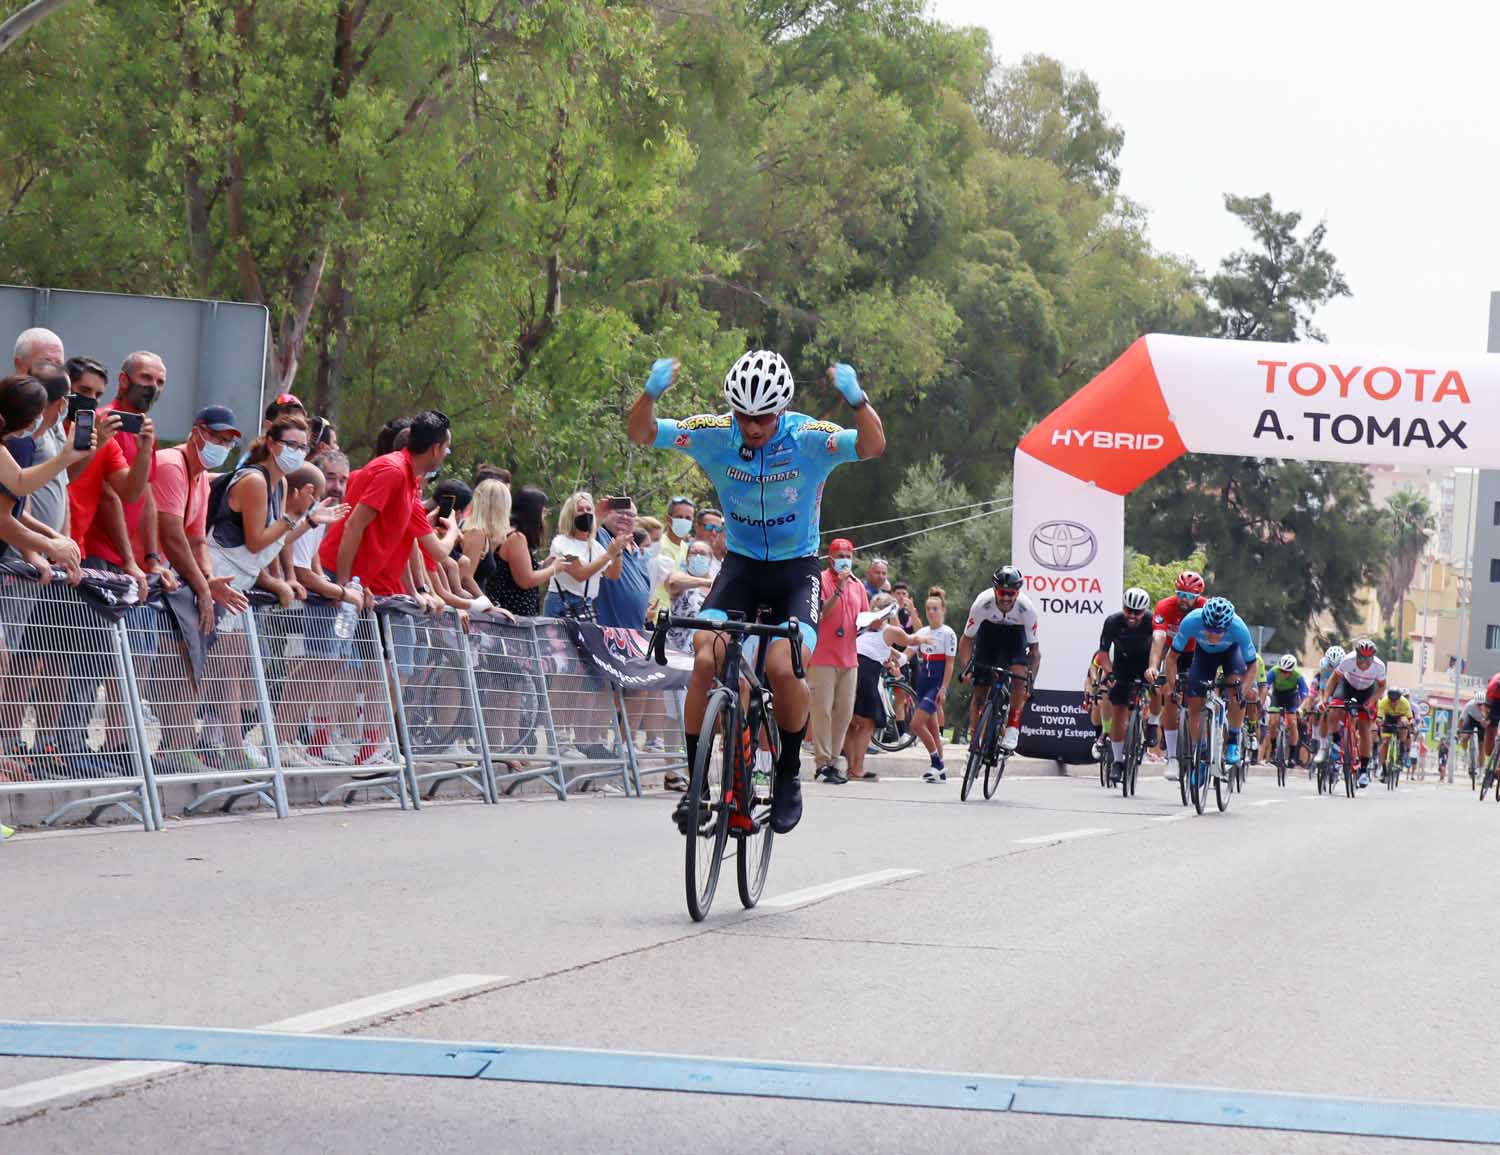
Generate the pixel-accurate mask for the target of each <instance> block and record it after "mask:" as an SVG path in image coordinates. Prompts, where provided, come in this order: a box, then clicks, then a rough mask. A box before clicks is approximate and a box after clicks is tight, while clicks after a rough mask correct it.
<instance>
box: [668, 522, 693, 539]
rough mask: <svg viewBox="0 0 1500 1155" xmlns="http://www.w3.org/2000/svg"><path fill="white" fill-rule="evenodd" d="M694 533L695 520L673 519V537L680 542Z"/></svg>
mask: <svg viewBox="0 0 1500 1155" xmlns="http://www.w3.org/2000/svg"><path fill="white" fill-rule="evenodd" d="M692 532H693V519H692V518H690V517H674V518H673V519H672V536H673V537H675V538H678V539H679V540H680V539H682V538H685V537H687V535H688V534H690V533H692Z"/></svg>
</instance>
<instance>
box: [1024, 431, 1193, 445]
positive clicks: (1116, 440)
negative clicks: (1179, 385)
mask: <svg viewBox="0 0 1500 1155" xmlns="http://www.w3.org/2000/svg"><path fill="white" fill-rule="evenodd" d="M1166 443H1167V442H1166V438H1164V437H1163V436H1162V435H1161V434H1160V433H1121V432H1117V431H1114V430H1110V429H1054V430H1053V431H1052V444H1053V445H1077V446H1079V447H1080V448H1084V449H1087V448H1094V449H1140V450H1154V449H1160V448H1161V447H1162V446H1163V445H1165V444H1166Z"/></svg>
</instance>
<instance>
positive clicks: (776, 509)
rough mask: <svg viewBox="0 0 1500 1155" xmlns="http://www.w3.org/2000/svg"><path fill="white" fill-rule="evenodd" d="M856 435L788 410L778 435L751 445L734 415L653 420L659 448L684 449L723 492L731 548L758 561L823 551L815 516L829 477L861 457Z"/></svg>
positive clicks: (789, 557)
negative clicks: (760, 444)
mask: <svg viewBox="0 0 1500 1155" xmlns="http://www.w3.org/2000/svg"><path fill="white" fill-rule="evenodd" d="M858 437H859V433H858V431H857V430H854V429H845V428H844V427H843V426H841V425H835V424H833V423H832V422H831V421H818V420H815V419H813V418H811V417H809V416H808V415H807V414H806V413H783V414H782V415H781V420H780V422H779V423H778V424H777V426H776V434H775V436H774V437H772V438H771V439H770V440H769V441H767V442H766V443H765V445H763V446H761V447H760V448H759V449H750V448H748V447H747V446H746V445H745V443H744V441H743V439H742V438H741V437H740V429H739V426H738V425H737V424H736V423H735V420H734V416H733V414H730V413H724V414H713V413H704V414H700V415H699V416H697V417H688V418H684V419H683V420H681V421H672V420H670V419H668V418H665V417H658V418H657V419H656V440H655V442H654V444H655V446H656V448H658V449H680V450H681V451H682V452H683V453H686V454H687V455H688V456H689V457H691V458H692V459H693V460H694V461H696V462H697V463H698V464H699V465H701V466H702V467H703V471H704V472H705V473H707V474H708V477H709V480H710V481H712V482H713V483H714V488H715V489H716V490H717V491H718V493H719V501H720V503H721V504H722V505H723V507H724V521H725V523H726V525H727V527H728V529H727V532H728V537H727V539H726V544H727V545H728V547H729V552H730V553H737V554H739V555H741V556H742V557H748V558H753V559H754V560H756V561H791V560H792V559H793V558H799V557H816V556H817V554H818V517H819V513H820V511H821V507H822V504H823V486H824V484H825V483H826V482H827V480H828V475H829V474H830V473H832V472H833V471H834V469H835V468H836V467H838V466H840V465H843V464H844V463H845V462H847V461H857V460H859V454H858V453H857V452H856V451H855V448H854V443H855V441H856V440H857V438H858Z"/></svg>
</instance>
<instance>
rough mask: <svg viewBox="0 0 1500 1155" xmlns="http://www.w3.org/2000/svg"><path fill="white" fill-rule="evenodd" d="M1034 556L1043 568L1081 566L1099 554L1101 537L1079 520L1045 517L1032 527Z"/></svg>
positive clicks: (1029, 546) (1031, 549) (1068, 568)
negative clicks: (1039, 523)
mask: <svg viewBox="0 0 1500 1155" xmlns="http://www.w3.org/2000/svg"><path fill="white" fill-rule="evenodd" d="M1027 544H1028V548H1029V549H1030V551H1031V560H1032V561H1034V562H1036V564H1037V565H1039V566H1041V567H1042V568H1043V569H1050V570H1059V571H1061V572H1063V573H1066V572H1068V571H1069V570H1075V569H1082V568H1083V567H1084V566H1086V565H1088V564H1089V563H1090V562H1091V561H1093V560H1094V558H1096V557H1098V556H1099V539H1098V538H1097V537H1095V536H1094V531H1093V530H1091V529H1090V528H1089V527H1088V526H1086V525H1082V524H1080V523H1079V522H1076V521H1044V522H1042V524H1041V525H1039V526H1037V527H1036V528H1035V529H1033V530H1032V531H1031V539H1030V541H1029V542H1028V543H1027Z"/></svg>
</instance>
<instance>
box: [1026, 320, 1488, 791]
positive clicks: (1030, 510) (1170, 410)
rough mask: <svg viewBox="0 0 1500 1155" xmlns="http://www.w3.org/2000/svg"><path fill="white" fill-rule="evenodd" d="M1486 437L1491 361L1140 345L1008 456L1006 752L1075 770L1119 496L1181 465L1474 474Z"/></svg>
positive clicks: (1110, 604)
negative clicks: (1015, 651)
mask: <svg viewBox="0 0 1500 1155" xmlns="http://www.w3.org/2000/svg"><path fill="white" fill-rule="evenodd" d="M1497 435H1500V358H1495V357H1487V356H1485V355H1483V354H1477V355H1472V356H1453V355H1451V354H1439V355H1426V354H1420V353H1418V354H1412V353H1396V352H1392V351H1386V352H1381V351H1379V350H1372V349H1361V348H1356V347H1352V346H1336V345H1320V344H1300V345H1278V344H1270V343H1266V342H1259V341H1220V340H1213V339H1209V338H1199V337H1172V336H1163V335H1160V334H1151V335H1148V336H1145V337H1141V338H1140V339H1139V340H1137V341H1136V342H1135V343H1134V344H1132V345H1131V346H1130V347H1129V348H1128V349H1126V350H1125V352H1124V353H1122V354H1121V355H1120V356H1119V358H1118V359H1116V360H1115V362H1114V363H1113V364H1111V365H1110V366H1109V367H1108V368H1107V369H1105V370H1104V372H1102V373H1100V374H1099V376H1097V377H1095V378H1094V379H1093V380H1092V381H1090V382H1089V383H1088V384H1087V385H1085V386H1084V387H1083V388H1082V389H1080V390H1079V391H1078V392H1077V393H1075V394H1073V396H1072V397H1070V398H1068V400H1067V401H1065V402H1063V404H1062V405H1060V406H1059V407H1058V408H1057V409H1056V410H1054V411H1053V412H1052V413H1051V414H1049V415H1048V416H1047V417H1046V418H1045V419H1044V420H1043V421H1042V422H1041V424H1039V425H1038V426H1037V427H1036V428H1034V429H1033V430H1031V432H1030V433H1028V434H1027V435H1026V436H1025V437H1024V438H1023V439H1022V440H1021V443H1020V444H1019V445H1018V446H1017V447H1016V461H1015V475H1014V493H1015V506H1014V511H1013V513H1012V515H1011V518H1012V530H1011V559H1012V561H1013V562H1014V564H1016V565H1017V566H1019V567H1020V568H1021V571H1022V573H1024V574H1025V575H1026V587H1027V593H1028V594H1029V595H1030V597H1031V599H1032V601H1033V602H1035V603H1036V607H1037V611H1038V614H1039V616H1040V618H1041V634H1040V637H1041V647H1042V664H1041V669H1040V670H1039V671H1038V675H1037V688H1036V692H1035V694H1034V696H1033V698H1032V700H1031V701H1030V702H1029V703H1028V704H1027V707H1026V718H1025V719H1024V721H1023V725H1022V731H1021V733H1022V737H1021V751H1022V752H1023V753H1028V754H1035V755H1038V756H1041V757H1052V758H1060V759H1063V760H1065V761H1077V762H1082V761H1087V760H1088V744H1089V740H1090V739H1092V737H1093V732H1092V730H1091V729H1090V728H1089V726H1088V719H1087V716H1086V715H1085V714H1084V712H1083V711H1082V709H1081V707H1080V706H1079V701H1080V690H1081V687H1082V685H1083V675H1084V671H1085V669H1086V668H1087V666H1088V661H1089V658H1090V656H1091V655H1092V654H1093V653H1094V651H1095V650H1096V649H1097V648H1098V643H1099V630H1100V626H1101V625H1102V623H1103V621H1104V618H1105V617H1106V616H1107V615H1109V614H1111V613H1113V612H1114V611H1115V610H1117V609H1119V606H1120V599H1121V597H1122V595H1123V594H1124V592H1125V591H1124V568H1125V495H1126V494H1128V493H1130V492H1131V491H1132V490H1134V489H1136V488H1137V487H1138V486H1140V485H1141V484H1143V483H1144V482H1145V481H1146V480H1147V479H1148V478H1150V477H1151V476H1153V475H1154V474H1156V473H1158V472H1159V471H1160V470H1162V469H1164V468H1165V467H1166V466H1167V465H1168V464H1170V463H1171V462H1172V461H1175V460H1176V459H1177V458H1178V457H1180V456H1182V455H1183V454H1184V453H1221V454H1233V455H1237V456H1249V457H1295V458H1303V459H1311V460H1327V461H1354V462H1364V463H1380V464H1392V463H1395V464H1412V465H1448V466H1455V465H1463V466H1470V467H1473V468H1479V467H1481V466H1490V465H1494V464H1495V463H1496V462H1497V460H1500V440H1497ZM1227 593H1228V595H1229V596H1230V597H1231V598H1232V597H1233V591H1232V590H1229V591H1227Z"/></svg>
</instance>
